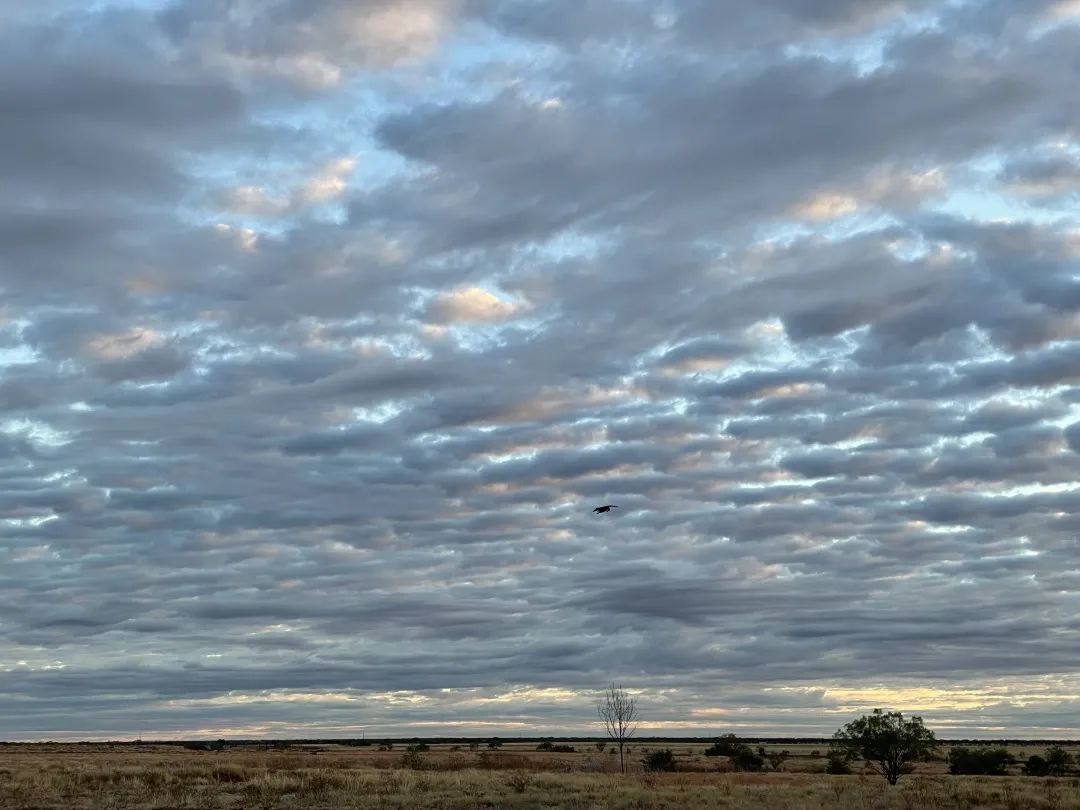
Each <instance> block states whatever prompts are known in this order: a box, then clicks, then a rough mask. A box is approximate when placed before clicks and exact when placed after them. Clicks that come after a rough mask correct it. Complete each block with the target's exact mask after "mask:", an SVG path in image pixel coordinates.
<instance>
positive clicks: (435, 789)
mask: <svg viewBox="0 0 1080 810" xmlns="http://www.w3.org/2000/svg"><path fill="white" fill-rule="evenodd" d="M670 747H671V748H672V749H673V750H675V751H676V752H677V753H678V754H679V763H680V767H681V768H686V769H687V770H685V771H681V772H679V773H671V774H644V773H641V772H640V771H637V772H635V773H632V774H629V775H627V776H625V777H623V776H621V775H619V774H616V773H613V772H612V770H614V768H615V767H616V765H615V761H614V760H615V759H616V758H615V757H612V756H611V755H609V754H600V753H598V752H596V751H595V750H593V749H590V750H589V751H588V752H587V753H583V752H579V753H576V754H540V753H536V752H533V751H530V750H528V748H527V747H525V746H520V747H517V750H514V749H515V746H508V748H509V749H510V750H504V751H499V752H487V751H481V752H471V751H467V750H465V751H451V750H449V747H446V746H442V747H437V748H436V749H435V750H433V751H431V752H430V753H426V754H422V755H420V759H419V760H415V759H414V760H411V762H412V764H413V765H414V766H416V767H415V768H408V767H403V761H406V760H405V759H404V756H403V752H400V751H388V752H379V751H374V750H371V749H366V748H361V749H356V748H329V747H328V748H323V749H320V750H319V752H318V753H317V754H313V753H311V751H310V750H306V751H305V750H299V751H296V752H292V751H289V752H274V751H259V750H251V749H236V750H230V751H225V752H196V751H186V750H183V749H176V748H171V747H166V746H144V747H142V748H140V749H132V748H130V747H127V748H124V747H110V746H104V745H103V746H63V745H52V746H31V745H28V746H10V747H4V748H0V808H13V809H14V808H20V809H22V810H29V809H30V808H35V809H36V808H41V809H42V810H44V809H45V808H50V809H51V808H57V809H59V808H63V809H64V810H67V809H68V808H112V809H113V810H128V809H129V808H130V809H132V810H134V809H135V808H138V809H139V810H149V809H150V808H221V809H222V810H225V809H227V808H260V809H263V808H265V810H271V809H277V808H280V809H281V810H292V809H293V808H295V809H296V810H299V809H300V808H305V809H306V808H326V809H327V810H345V809H346V808H355V809H356V810H367V809H368V808H371V809H372V810H374V809H375V808H379V809H380V810H382V809H385V810H413V809H414V808H431V809H432V810H481V808H483V809H484V810H494V809H495V808H499V809H500V810H501V809H502V808H506V810H586V808H604V809H605V810H608V809H610V810H705V808H760V810H803V808H806V810H815V809H816V808H821V809H822V810H825V808H838V810H938V808H940V809H941V810H969V808H970V809H971V810H976V809H977V808H981V809H982V810H1070V809H1071V808H1076V810H1080V780H1078V779H1033V778H1026V777H1020V776H1008V777H996V778H994V777H948V776H944V775H941V774H940V773H935V772H934V771H935V770H937V771H940V770H941V768H940V766H939V765H937V764H935V763H930V764H928V765H926V766H923V767H922V770H921V772H919V773H916V774H914V775H911V776H907V777H904V778H903V779H902V780H901V781H900V784H899V785H898V786H896V787H894V788H889V787H888V786H887V785H885V783H884V780H882V779H880V778H879V777H876V776H868V775H853V776H826V775H824V774H820V773H808V772H800V771H806V770H807V769H809V768H811V767H813V766H814V763H813V761H812V758H811V757H810V756H809V754H810V751H806V752H802V751H799V752H793V753H797V754H800V755H799V756H796V757H795V758H794V759H793V760H790V761H789V762H788V763H785V768H786V772H783V773H770V774H738V773H722V772H718V771H717V770H716V764H717V763H716V762H715V761H710V760H706V759H705V758H704V757H702V756H701V755H700V748H698V749H695V747H693V746H685V745H680V744H675V745H672V746H670ZM640 756H641V750H640V747H638V750H635V751H634V752H633V754H632V759H633V762H634V763H635V766H636V765H637V761H638V760H639V759H640ZM788 766H792V767H788Z"/></svg>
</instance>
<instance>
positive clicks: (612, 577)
mask: <svg viewBox="0 0 1080 810" xmlns="http://www.w3.org/2000/svg"><path fill="white" fill-rule="evenodd" d="M14 5H15V11H13V13H11V14H9V15H6V22H5V23H4V26H3V29H2V30H0V68H2V69H0V108H2V109H4V110H5V116H4V124H3V126H2V127H0V171H2V173H3V175H4V177H5V183H4V187H3V190H2V191H0V214H2V215H0V223H2V224H0V236H2V238H0V288H2V290H3V297H2V299H0V480H2V484H3V485H2V486H0V516H2V521H0V560H2V565H0V638H2V642H3V643H2V646H0V697H2V703H3V706H4V717H3V720H2V722H3V728H2V729H0V734H2V736H3V737H6V738H10V739H37V738H43V737H48V738H60V737H97V736H123V735H131V734H136V733H141V734H144V735H147V736H151V735H169V736H189V735H190V736H194V735H212V736H220V735H223V734H230V733H232V734H245V735H279V736H298V735H348V734H355V733H358V731H359V730H360V729H361V728H366V729H367V730H368V731H369V733H384V734H390V733H398V734H410V735H411V734H423V733H446V732H458V733H475V734H485V733H495V734H498V733H502V734H511V733H515V732H517V733H544V732H553V731H573V730H584V729H586V728H593V727H594V726H593V724H592V700H593V698H594V696H595V693H596V690H598V689H599V688H602V687H603V685H604V684H605V683H606V682H608V681H609V680H610V679H616V680H620V681H622V682H623V683H625V684H626V685H627V686H631V687H633V688H634V689H636V690H640V700H641V703H642V705H643V707H645V709H646V715H647V720H646V726H647V728H648V729H651V730H655V731H657V732H693V733H699V734H704V733H712V732H713V731H718V730H734V731H741V732H745V733H759V734H788V733H800V734H820V733H830V732H831V731H832V730H834V729H835V728H836V727H837V726H838V725H839V724H840V723H841V722H843V721H844V720H845V719H846V718H847V717H848V716H849V715H850V714H851V713H853V712H857V711H860V710H864V709H867V708H872V707H874V706H877V705H887V706H891V707H894V708H899V709H904V710H909V711H919V712H921V713H922V714H923V715H924V716H925V717H926V719H927V720H928V722H929V723H930V724H931V725H933V726H934V727H936V728H938V729H939V730H941V731H943V732H945V733H947V734H952V735H975V736H978V735H990V736H1001V734H1002V733H1008V734H1014V735H1018V736H1036V735H1038V736H1055V735H1059V736H1070V735H1071V736H1075V732H1074V730H1075V728H1077V726H1078V725H1080V679H1078V677H1077V674H1076V660H1077V657H1078V655H1080V628H1078V627H1077V623H1076V616H1077V614H1078V609H1080V599H1078V598H1077V597H1078V594H1080V566H1078V563H1077V558H1078V555H1080V543H1078V540H1077V537H1078V533H1080V517H1078V515H1077V511H1078V506H1080V488H1078V487H1077V483H1076V481H1077V478H1078V473H1080V461H1078V459H1080V456H1078V452H1080V388H1078V383H1080V280H1078V278H1077V274H1076V268H1077V262H1078V260H1080V218H1078V217H1077V215H1076V205H1075V204H1076V201H1077V198H1078V196H1080V168H1078V167H1080V108H1078V107H1077V105H1076V104H1075V103H1074V101H1075V88H1076V87H1078V86H1080V75H1078V72H1080V63H1078V62H1077V60H1076V56H1075V54H1076V49H1077V45H1078V44H1080V40H1078V38H1080V15H1078V13H1077V6H1076V4H1075V3H1067V2H1043V1H1042V0H1023V1H1021V0H965V1H964V2H950V3H945V2H934V1H933V0H925V1H922V2H919V1H917V0H908V1H907V2H899V1H898V0H858V1H857V2H856V0H843V2H833V3H820V4H807V3H805V2H800V1H798V0H768V2H761V3H754V4H742V5H741V6H740V8H739V9H738V11H737V12H733V11H732V10H731V9H730V8H728V7H727V6H726V5H725V4H721V3H713V2H705V0H700V1H696V0H678V1H677V2H672V3H668V4H665V5H664V6H663V7H662V9H661V8H660V7H659V6H657V5H656V4H652V3H646V2H639V0H597V2H591V3H589V4H587V5H586V6H584V7H583V6H581V4H578V3H575V2H570V0H531V1H530V2H525V0H408V1H407V2H405V1H402V2H391V1H390V0H367V1H366V2H344V1H343V0H313V2H307V3H294V2H286V1H285V0H272V1H271V2H266V3H259V4H239V5H238V4H231V3H218V2H207V1H206V0H175V1H174V2H164V1H162V2H155V1H154V0H145V1H142V0H141V1H140V2H135V1H134V0H104V1H103V2H99V3H95V4H92V5H89V4H85V3H75V2H61V1H60V0H57V1H56V2H49V3H39V4H33V5H32V8H31V5H30V4H14ZM234 6H235V7H234ZM241 6H242V7H241ZM596 503H617V504H619V505H620V507H621V509H620V510H618V512H617V513H612V514H611V515H606V516H602V517H598V516H594V515H592V514H591V513H590V510H591V508H592V506H594V505H595V504H596Z"/></svg>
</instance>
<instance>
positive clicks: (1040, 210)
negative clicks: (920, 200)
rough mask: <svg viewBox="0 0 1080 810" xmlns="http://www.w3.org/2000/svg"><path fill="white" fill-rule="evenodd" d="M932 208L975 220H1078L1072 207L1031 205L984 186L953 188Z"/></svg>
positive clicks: (1040, 222) (1079, 216)
mask: <svg viewBox="0 0 1080 810" xmlns="http://www.w3.org/2000/svg"><path fill="white" fill-rule="evenodd" d="M932 210H935V211H938V212H940V213H943V214H950V215H952V216H958V217H963V218H965V219H970V220H974V221H976V222H1006V223H1020V222H1026V223H1030V224H1032V225H1056V224H1059V223H1061V222H1063V221H1066V220H1072V221H1078V220H1080V214H1078V213H1077V212H1076V209H1075V207H1070V206H1064V205H1061V206H1059V205H1038V206H1036V205H1033V204H1031V203H1030V202H1029V201H1026V200H1021V199H1018V198H1016V197H1013V196H1010V195H1008V194H1001V193H999V192H996V191H993V190H991V189H987V188H953V189H951V190H950V191H949V192H948V193H947V194H946V196H945V199H943V200H942V201H941V202H939V203H937V204H936V205H934V206H932Z"/></svg>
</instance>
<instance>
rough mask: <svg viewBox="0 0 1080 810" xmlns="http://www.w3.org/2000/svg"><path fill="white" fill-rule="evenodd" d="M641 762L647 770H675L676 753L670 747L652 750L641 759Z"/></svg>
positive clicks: (653, 771) (652, 771)
mask: <svg viewBox="0 0 1080 810" xmlns="http://www.w3.org/2000/svg"><path fill="white" fill-rule="evenodd" d="M641 764H642V765H644V766H645V770H646V771H649V772H651V773H655V772H658V771H674V770H675V755H674V754H673V753H671V749H670V748H668V749H665V750H663V751H652V752H651V753H649V754H647V755H646V756H645V758H644V759H643V760H641Z"/></svg>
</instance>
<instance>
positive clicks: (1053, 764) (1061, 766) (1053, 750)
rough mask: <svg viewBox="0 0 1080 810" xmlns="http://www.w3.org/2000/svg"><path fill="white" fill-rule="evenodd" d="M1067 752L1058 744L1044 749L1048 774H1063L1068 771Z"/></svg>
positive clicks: (1068, 760)
mask: <svg viewBox="0 0 1080 810" xmlns="http://www.w3.org/2000/svg"><path fill="white" fill-rule="evenodd" d="M1069 763H1070V759H1069V752H1068V751H1066V750H1065V749H1064V748H1062V747H1061V746H1060V745H1054V746H1051V747H1050V748H1047V749H1046V768H1047V771H1048V775H1050V776H1064V775H1065V774H1066V773H1068V772H1069Z"/></svg>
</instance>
